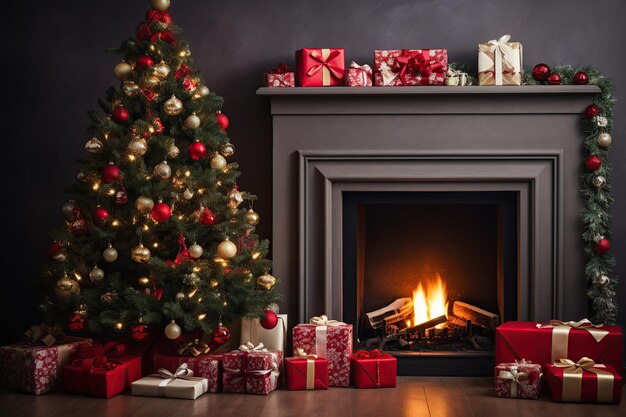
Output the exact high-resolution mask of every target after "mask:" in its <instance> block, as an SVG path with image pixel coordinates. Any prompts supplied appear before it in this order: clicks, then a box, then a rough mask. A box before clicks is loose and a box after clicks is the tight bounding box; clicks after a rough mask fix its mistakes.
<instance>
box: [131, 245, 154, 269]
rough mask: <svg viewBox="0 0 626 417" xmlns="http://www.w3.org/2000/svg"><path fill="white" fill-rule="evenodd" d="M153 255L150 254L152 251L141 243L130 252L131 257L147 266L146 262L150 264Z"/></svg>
mask: <svg viewBox="0 0 626 417" xmlns="http://www.w3.org/2000/svg"><path fill="white" fill-rule="evenodd" d="M151 255H152V254H151V253H150V249H148V248H146V247H145V246H144V245H143V244H141V243H140V244H139V245H137V246H135V247H134V248H132V249H131V251H130V257H131V258H132V260H133V261H135V262H137V263H138V264H145V263H146V262H148V261H149V260H150V256H151Z"/></svg>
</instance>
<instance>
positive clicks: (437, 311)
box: [413, 273, 448, 328]
mask: <svg viewBox="0 0 626 417" xmlns="http://www.w3.org/2000/svg"><path fill="white" fill-rule="evenodd" d="M444 314H445V316H446V317H447V316H448V293H447V291H446V284H445V283H444V282H443V280H442V279H441V275H439V273H437V274H436V275H435V279H434V281H431V282H428V284H427V287H426V290H424V287H423V286H422V283H421V282H420V283H419V284H418V286H417V289H416V290H415V291H413V323H414V324H416V325H417V324H420V323H424V322H426V321H428V320H431V319H434V318H435V317H439V316H442V315H444ZM442 326H443V324H440V325H438V326H437V328H441V327H442Z"/></svg>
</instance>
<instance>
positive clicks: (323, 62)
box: [306, 50, 343, 78]
mask: <svg viewBox="0 0 626 417" xmlns="http://www.w3.org/2000/svg"><path fill="white" fill-rule="evenodd" d="M339 54H341V52H340V51H337V50H335V51H332V52H331V53H330V54H329V55H328V58H326V59H324V57H323V56H322V52H321V51H318V50H314V51H312V52H311V53H310V54H309V56H310V57H311V58H313V59H314V60H316V61H317V62H319V64H317V65H313V66H312V67H311V68H309V70H308V71H307V72H306V75H307V76H308V77H312V76H314V75H315V74H317V73H318V72H319V71H321V70H322V68H324V67H326V68H327V69H328V71H329V72H330V73H331V75H332V76H333V77H335V78H342V77H343V68H340V67H338V66H336V65H332V64H330V62H332V60H333V59H335V58H337V56H339Z"/></svg>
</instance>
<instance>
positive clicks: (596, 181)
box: [591, 175, 606, 189]
mask: <svg viewBox="0 0 626 417" xmlns="http://www.w3.org/2000/svg"><path fill="white" fill-rule="evenodd" d="M591 184H592V185H593V186H594V187H596V188H597V189H600V188H604V186H605V185H606V178H604V177H603V176H602V175H598V176H595V177H593V180H591Z"/></svg>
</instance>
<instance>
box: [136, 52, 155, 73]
mask: <svg viewBox="0 0 626 417" xmlns="http://www.w3.org/2000/svg"><path fill="white" fill-rule="evenodd" d="M152 66H154V59H152V58H150V57H149V56H148V55H142V56H140V57H139V58H137V62H135V69H136V70H137V71H144V70H146V69H148V68H150V67H152Z"/></svg>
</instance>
